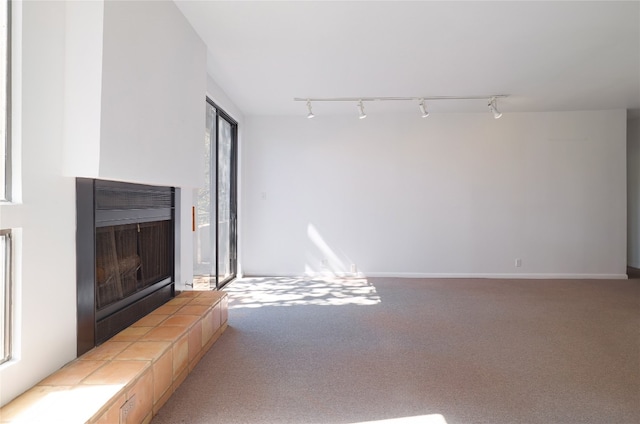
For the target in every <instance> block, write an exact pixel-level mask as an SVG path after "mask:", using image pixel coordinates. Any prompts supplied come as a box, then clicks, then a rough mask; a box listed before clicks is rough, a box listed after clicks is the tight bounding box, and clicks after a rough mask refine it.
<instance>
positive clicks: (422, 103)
mask: <svg viewBox="0 0 640 424" xmlns="http://www.w3.org/2000/svg"><path fill="white" fill-rule="evenodd" d="M419 106H420V112H421V113H422V117H423V118H426V117H427V116H429V112H427V108H426V107H425V105H424V99H420V103H419Z"/></svg>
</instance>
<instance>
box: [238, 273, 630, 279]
mask: <svg viewBox="0 0 640 424" xmlns="http://www.w3.org/2000/svg"><path fill="white" fill-rule="evenodd" d="M243 277H245V278H255V277H290V278H321V277H338V278H350V277H351V278H367V277H386V278H450V279H453V278H477V279H479V278H494V279H510V280H552V279H561V280H572V279H573V280H626V279H628V276H627V274H569V273H567V274H560V273H530V274H507V273H504V274H483V273H477V274H473V273H426V272H358V273H352V272H313V273H309V272H307V273H304V274H302V276H301V275H300V274H291V273H280V272H270V273H268V274H266V275H265V274H254V273H248V274H245V275H244V276H243Z"/></svg>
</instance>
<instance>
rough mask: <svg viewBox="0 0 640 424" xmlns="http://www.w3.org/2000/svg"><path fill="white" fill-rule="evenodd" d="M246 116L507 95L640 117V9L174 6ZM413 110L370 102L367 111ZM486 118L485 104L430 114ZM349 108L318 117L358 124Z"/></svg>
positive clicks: (507, 108) (565, 5)
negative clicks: (362, 100)
mask: <svg viewBox="0 0 640 424" xmlns="http://www.w3.org/2000/svg"><path fill="white" fill-rule="evenodd" d="M176 3H177V5H178V7H179V8H180V10H181V11H182V12H183V13H184V15H185V16H186V18H187V19H188V20H189V21H190V22H191V24H192V25H193V27H194V28H195V30H196V31H197V32H198V34H199V35H200V37H202V39H203V40H204V42H205V43H206V44H207V46H208V49H209V54H208V72H209V75H211V76H212V77H213V78H214V80H215V81H216V82H217V83H218V84H219V85H220V86H221V87H222V88H223V89H224V91H225V92H226V93H227V95H228V96H229V97H230V98H231V99H232V100H233V101H234V102H235V104H236V106H238V107H239V108H240V109H241V110H242V111H243V112H244V113H245V114H246V115H280V114H300V115H304V114H305V113H306V108H305V105H304V103H300V102H294V101H293V98H294V97H302V98H307V97H378V96H402V97H405V96H406V97H421V96H484V95H489V94H509V95H510V96H509V98H507V99H504V100H501V101H500V102H499V108H500V109H501V110H502V111H503V112H524V111H557V110H590V109H615V108H626V109H633V110H634V111H635V113H637V112H638V111H640V2H638V1H628V2H614V1H598V2H594V1H588V2H577V1H568V2H567V1H564V2H560V1H555V2H541V1H532V2H522V1H510V2H483V1H472V2H452V1H448V2H437V1H424V2H416V1H413V2H399V1H392V2H378V1H356V2H333V1H298V2H280V1H258V2H238V1H184V0H177V1H176ZM407 107H411V108H413V109H417V107H416V105H414V104H402V103H398V104H391V103H390V102H384V103H381V102H376V103H375V104H373V103H372V104H367V108H368V111H372V110H374V108H378V109H380V110H401V109H402V108H407ZM428 107H429V109H430V110H431V111H432V112H472V111H485V110H487V109H486V101H484V100H482V101H477V100H476V101H439V102H432V103H428ZM354 111H355V106H354V105H353V104H350V103H349V104H329V103H322V104H320V103H318V104H314V112H315V113H316V114H321V113H341V112H346V113H355V112H354Z"/></svg>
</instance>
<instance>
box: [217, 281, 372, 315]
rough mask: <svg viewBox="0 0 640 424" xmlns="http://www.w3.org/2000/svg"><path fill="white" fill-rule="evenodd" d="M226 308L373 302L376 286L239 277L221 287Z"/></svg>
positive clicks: (340, 282)
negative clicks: (227, 302)
mask: <svg viewBox="0 0 640 424" xmlns="http://www.w3.org/2000/svg"><path fill="white" fill-rule="evenodd" d="M225 291H226V292H228V293H229V298H230V302H229V309H237V308H260V307H264V306H300V305H319V306H341V305H365V306H366V305H376V304H378V303H380V302H381V300H380V296H378V293H377V292H376V288H375V287H374V286H373V285H372V284H370V283H369V282H368V281H367V279H366V278H322V279H312V280H309V279H304V278H286V277H278V278H243V279H240V280H236V281H234V282H233V283H231V284H229V285H228V286H227V287H225Z"/></svg>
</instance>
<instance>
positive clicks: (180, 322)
mask: <svg viewBox="0 0 640 424" xmlns="http://www.w3.org/2000/svg"><path fill="white" fill-rule="evenodd" d="M199 319H200V317H199V316H195V315H173V316H170V317H169V318H167V319H166V320H165V321H164V322H163V323H162V325H163V326H165V325H166V326H170V327H186V328H190V327H191V326H192V325H193V324H194V323H195V322H196V321H198V320H199Z"/></svg>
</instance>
